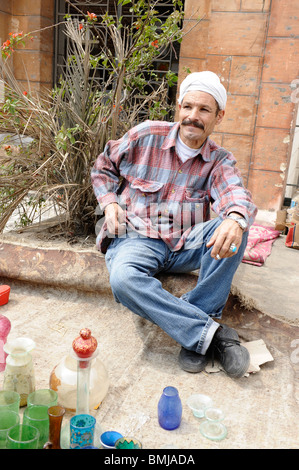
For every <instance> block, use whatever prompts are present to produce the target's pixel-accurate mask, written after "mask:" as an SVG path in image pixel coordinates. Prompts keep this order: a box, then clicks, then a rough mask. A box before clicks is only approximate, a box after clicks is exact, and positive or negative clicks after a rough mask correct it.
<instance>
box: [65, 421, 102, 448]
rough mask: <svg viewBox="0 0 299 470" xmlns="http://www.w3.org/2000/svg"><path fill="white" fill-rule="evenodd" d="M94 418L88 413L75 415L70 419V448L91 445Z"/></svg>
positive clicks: (94, 423)
mask: <svg viewBox="0 0 299 470" xmlns="http://www.w3.org/2000/svg"><path fill="white" fill-rule="evenodd" d="M95 425H96V419H95V418H94V417H93V416H91V415H88V414H80V415H75V416H73V417H72V418H71V420H70V448H71V449H82V448H83V447H85V446H92V445H93V440H94V431H95Z"/></svg>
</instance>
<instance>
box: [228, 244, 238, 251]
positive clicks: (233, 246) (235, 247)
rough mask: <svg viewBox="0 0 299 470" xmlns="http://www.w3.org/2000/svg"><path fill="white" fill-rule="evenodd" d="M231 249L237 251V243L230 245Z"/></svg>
mask: <svg viewBox="0 0 299 470" xmlns="http://www.w3.org/2000/svg"><path fill="white" fill-rule="evenodd" d="M229 251H231V252H232V253H235V252H236V251H237V245H236V244H235V243H232V244H231V246H230V247H229Z"/></svg>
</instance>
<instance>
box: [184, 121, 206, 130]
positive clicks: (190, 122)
mask: <svg viewBox="0 0 299 470" xmlns="http://www.w3.org/2000/svg"><path fill="white" fill-rule="evenodd" d="M182 126H194V127H198V129H203V130H204V126H203V125H202V124H201V123H200V122H197V121H191V119H184V120H183V121H182Z"/></svg>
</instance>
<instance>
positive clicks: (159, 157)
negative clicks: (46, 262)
mask: <svg viewBox="0 0 299 470" xmlns="http://www.w3.org/2000/svg"><path fill="white" fill-rule="evenodd" d="M179 125H180V124H179V123H178V122H176V123H170V122H163V121H146V122H144V123H142V124H139V125H137V126H135V127H133V128H132V129H131V130H130V131H129V132H127V133H126V134H125V135H124V136H123V137H122V138H121V139H119V140H114V141H113V140H111V141H109V142H108V143H107V144H106V146H105V149H104V151H103V153H101V154H100V155H99V156H98V158H97V160H96V162H95V164H94V167H93V169H92V171H91V181H92V185H93V188H94V192H95V196H96V198H97V200H98V202H99V207H100V210H101V211H104V209H105V207H106V206H107V205H108V204H110V203H113V202H116V203H118V204H119V205H120V206H121V207H122V208H123V209H124V211H125V216H126V227H127V231H126V233H128V232H135V233H138V234H141V235H144V236H148V237H152V238H160V239H162V240H164V241H165V243H166V244H167V245H168V246H169V247H170V249H171V250H173V251H176V250H179V249H181V248H182V247H183V246H184V242H185V240H186V238H187V237H188V235H189V234H190V232H191V231H192V228H193V227H194V226H195V225H197V224H198V223H201V222H205V221H207V220H209V219H210V207H211V208H212V210H213V211H214V212H215V213H216V214H218V215H219V216H220V217H222V218H225V217H226V216H227V215H228V214H229V213H230V212H238V213H240V214H241V215H243V216H244V218H245V219H246V221H247V223H248V227H249V226H250V225H251V224H252V223H253V221H254V218H255V215H256V212H257V208H256V206H255V205H254V203H253V201H252V198H251V194H250V192H249V191H248V190H247V189H246V188H245V187H244V186H243V183H242V178H241V175H240V172H239V170H238V169H237V168H236V167H235V163H236V160H235V159H234V157H233V155H232V154H231V153H230V152H228V151H227V150H225V149H224V148H222V147H219V146H218V145H217V144H216V143H215V142H213V141H212V140H211V139H210V138H208V139H207V140H206V142H205V143H204V145H203V146H202V148H201V149H200V153H199V154H198V155H197V156H196V157H194V158H191V159H188V160H187V161H186V162H184V163H183V162H182V161H181V160H180V158H179V156H178V155H177V154H176V151H175V144H176V136H177V133H178V130H179ZM98 224H99V228H98V234H97V247H98V249H99V250H100V251H102V252H103V253H105V252H106V249H107V246H108V244H109V241H111V237H112V235H109V233H108V231H107V226H106V223H105V221H104V219H102V220H101V221H99V223H98ZM124 236H125V235H124ZM109 238H110V240H109Z"/></svg>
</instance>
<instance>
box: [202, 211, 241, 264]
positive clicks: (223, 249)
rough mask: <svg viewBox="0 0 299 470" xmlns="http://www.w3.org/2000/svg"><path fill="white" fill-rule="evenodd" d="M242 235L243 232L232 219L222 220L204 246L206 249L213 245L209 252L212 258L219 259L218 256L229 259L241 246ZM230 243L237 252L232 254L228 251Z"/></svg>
mask: <svg viewBox="0 0 299 470" xmlns="http://www.w3.org/2000/svg"><path fill="white" fill-rule="evenodd" d="M242 235H243V230H242V229H241V227H240V226H239V224H238V223H237V222H235V221H234V220H232V219H224V220H223V222H222V223H221V224H220V225H219V226H218V227H217V228H216V230H215V232H214V233H213V235H212V237H211V238H210V240H209V241H208V243H207V245H206V246H207V248H210V247H211V246H213V245H214V246H213V249H212V251H211V256H212V258H215V259H219V256H220V258H229V257H230V256H233V255H235V254H236V253H237V252H238V249H239V246H240V245H241V242H242ZM232 243H234V244H235V245H236V247H237V250H236V251H235V252H234V253H233V252H232V251H230V249H229V248H230V246H231V244H232ZM217 255H218V257H217Z"/></svg>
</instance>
